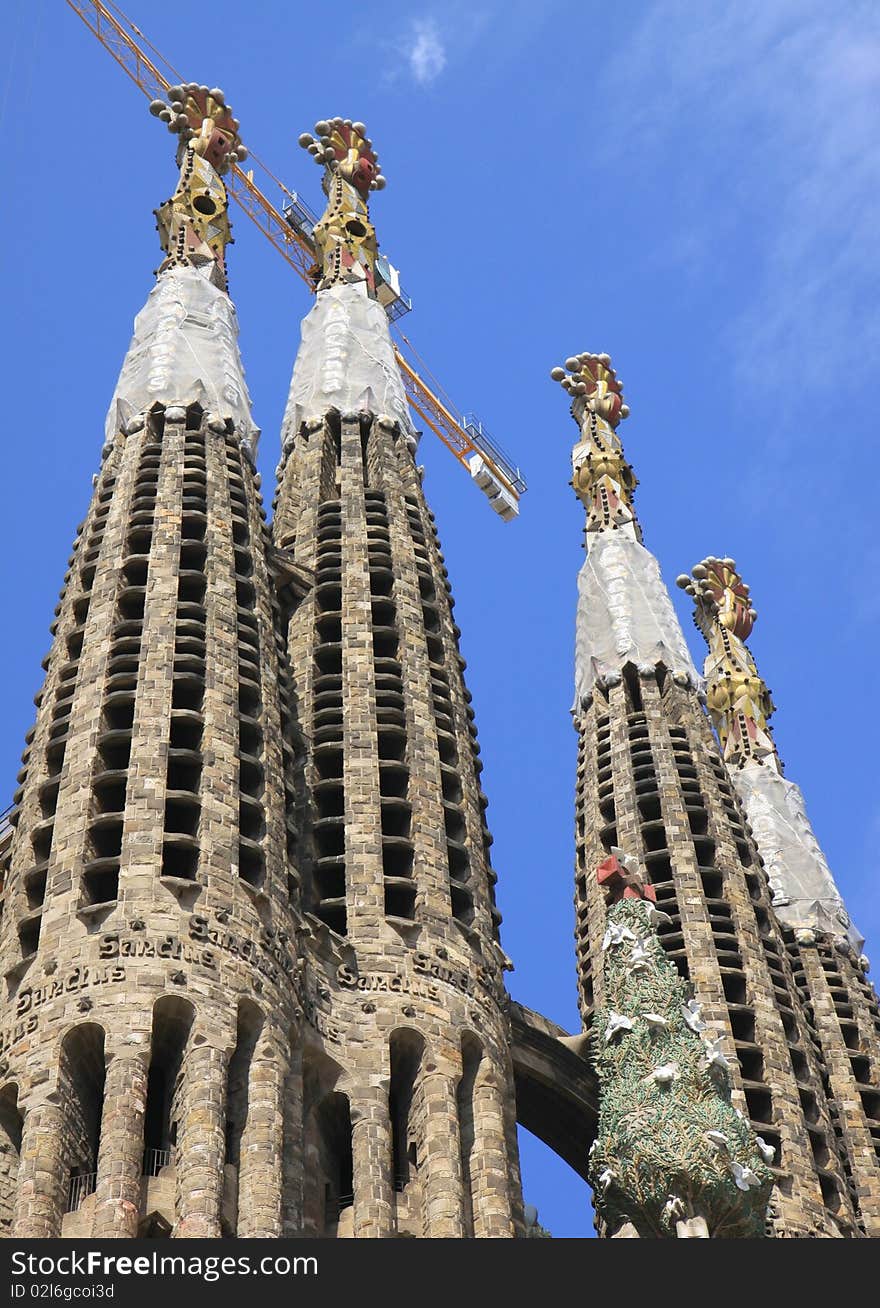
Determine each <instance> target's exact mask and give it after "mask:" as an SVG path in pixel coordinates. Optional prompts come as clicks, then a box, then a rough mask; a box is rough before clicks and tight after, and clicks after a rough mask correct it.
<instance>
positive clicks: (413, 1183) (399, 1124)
mask: <svg viewBox="0 0 880 1308" xmlns="http://www.w3.org/2000/svg"><path fill="white" fill-rule="evenodd" d="M390 1051H391V1090H390V1094H389V1099H388V1109H389V1114H390V1117H391V1152H392V1178H393V1185H394V1191H395V1195H396V1199H397V1204H396V1207H397V1234H398V1235H411V1236H419V1237H420V1236H421V1235H422V1234H423V1230H422V1227H423V1204H422V1182H421V1177H420V1175H419V1168H420V1166H421V1164H422V1162H423V1161H424V1138H423V1137H424V1122H423V1116H424V1105H423V1103H422V1094H421V1087H420V1084H419V1072H420V1070H421V1066H422V1059H423V1057H424V1053H425V1042H424V1040H423V1038H422V1037H421V1036H420V1035H419V1034H418V1032H417V1031H409V1030H406V1029H404V1030H400V1031H394V1032H392V1035H391V1042H390Z"/></svg>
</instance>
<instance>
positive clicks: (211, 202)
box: [150, 82, 247, 290]
mask: <svg viewBox="0 0 880 1308" xmlns="http://www.w3.org/2000/svg"><path fill="white" fill-rule="evenodd" d="M150 113H152V114H153V115H154V116H155V117H156V118H159V119H160V120H161V121H162V122H164V123H167V125H168V130H169V132H173V133H175V134H176V135H177V136H178V137H179V138H180V140H179V144H178V147H177V163H178V165H179V166H180V180H179V181H178V183H177V190H176V191H175V192H174V194H173V195H172V197H171V199H170V200H166V201H165V203H164V204H163V205H160V207H159V208H158V209H157V210H156V218H157V220H158V225H159V239H160V241H161V242H162V249H163V250H164V251H165V252H166V255H167V256H168V257H167V258H166V259H165V261H164V262H163V263H162V265H161V267H160V269H159V271H160V272H164V271H165V269H166V268H173V267H186V266H190V267H196V268H198V267H206V266H209V265H211V264H213V265H214V266H213V268H209V274H210V279H211V281H213V282H214V284H215V285H216V286H219V287H220V288H221V290H225V289H226V246H227V245H228V244H229V242H230V241H231V239H232V237H231V227H230V223H229V199H228V196H227V194H226V187H225V186H224V185H223V182H222V181H221V176H222V174H223V173H225V172H228V170H229V168H230V166H231V165H232V164H233V163H235V162H237V161H239V160H244V159H246V158H247V150H246V149H245V147H244V146H243V145H242V143H241V138H240V137H239V134H238V129H239V126H240V124H239V122H238V119H237V118H234V117H233V115H232V107H231V106H230V105H228V104H227V103H226V97H225V96H224V94H223V92H222V91H221V90H220V89H219V87H214V88H213V89H209V88H208V87H207V86H199V85H198V84H197V83H196V82H187V83H186V85H182V86H172V87H170V88H169V90H168V99H167V101H166V100H153V101H152V103H151V104H150Z"/></svg>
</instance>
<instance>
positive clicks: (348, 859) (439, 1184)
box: [273, 119, 522, 1238]
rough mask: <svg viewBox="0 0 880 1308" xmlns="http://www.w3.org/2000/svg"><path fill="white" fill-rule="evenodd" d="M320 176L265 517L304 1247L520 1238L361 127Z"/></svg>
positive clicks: (445, 679)
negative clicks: (284, 784)
mask: <svg viewBox="0 0 880 1308" xmlns="http://www.w3.org/2000/svg"><path fill="white" fill-rule="evenodd" d="M316 132H317V135H318V138H319V139H318V140H317V141H315V140H313V139H312V137H311V136H304V137H303V138H301V143H302V144H304V145H305V146H307V147H308V148H309V150H310V153H312V154H313V155H314V156H315V158H316V160H317V161H318V162H319V163H322V164H323V165H324V190H325V193H326V194H327V199H328V207H327V210H326V212H325V214H324V216H323V217H322V219H321V221H320V222H319V224H318V225H317V227H316V229H315V243H316V248H317V252H318V256H319V259H320V265H319V267H318V269H317V270H316V283H317V301H316V303H315V306H314V307H313V309H312V310H311V312H310V313H309V314H308V316H307V317H306V318H305V320H304V322H303V327H302V343H301V345H300V349H299V353H298V355H297V360H296V364H295V367H294V372H293V380H292V383H291V390H290V399H289V403H288V408H287V413H286V416H285V421H284V427H283V446H282V456H281V464H280V467H279V473H278V491H277V497H276V503H275V516H274V526H273V537H274V545H275V547H276V550H277V557H278V561H279V562H278V566H279V567H280V568H287V569H288V572H289V575H290V576H291V577H297V578H298V579H299V589H298V590H297V591H296V593H295V594H293V593H291V598H290V604H289V608H288V610H287V612H286V614H285V617H286V620H287V639H288V653H289V660H290V663H291V665H292V667H293V668H294V669H295V694H296V700H297V707H298V717H299V721H300V723H301V726H302V731H303V736H304V738H305V743H306V775H305V779H304V780H305V784H304V787H303V788H302V789H301V791H300V792H299V794H298V797H297V810H296V811H297V815H298V816H297V821H298V822H299V821H301V822H302V823H303V824H304V826H305V827H306V828H307V831H306V834H305V836H304V847H303V861H302V871H303V906H304V909H305V921H306V930H305V935H304V939H303V942H302V945H301V954H302V957H303V973H302V977H303V986H304V992H305V1006H306V1012H307V1017H308V1019H309V1020H308V1023H307V1024H306V1026H305V1027H304V1029H305V1031H306V1036H305V1041H304V1049H303V1078H302V1085H303V1104H302V1117H301V1120H302V1129H303V1136H304V1157H305V1159H306V1180H305V1188H304V1193H303V1196H302V1204H303V1217H304V1223H305V1225H304V1229H305V1231H306V1233H308V1234H316V1235H335V1234H340V1235H343V1234H346V1235H354V1236H356V1237H392V1236H397V1235H411V1236H412V1235H414V1236H428V1237H452V1238H458V1237H468V1236H476V1237H505V1236H512V1235H514V1234H515V1233H517V1231H519V1230H521V1229H522V1204H521V1198H520V1181H519V1172H518V1162H517V1148H516V1137H515V1123H514V1114H515V1108H514V1094H513V1084H512V1067H511V1058H510V1052H509V1030H508V1018H507V999H506V995H505V991H504V986H503V969H504V967H505V966H506V965H507V962H506V959H505V957H504V955H503V953H502V952H501V949H500V946H499V943H498V920H499V915H498V913H497V911H496V908H495V903H494V893H493V883H494V881H495V875H494V873H493V872H492V869H491V866H490V861H489V845H490V842H491V837H490V836H489V833H488V830H487V828H486V822H485V816H484V810H485V806H486V799H485V796H484V795H483V793H482V790H481V788H480V770H481V765H480V761H479V758H478V753H479V750H478V747H477V744H476V732H475V729H474V726H473V716H474V715H473V712H472V710H471V708H470V695H469V694H468V692H467V690H466V688H465V685H464V680H463V675H462V673H463V668H464V661H463V660H462V658H461V656H460V654H459V647H458V635H459V632H458V628H457V627H456V625H455V622H454V620H453V617H452V600H451V598H450V587H449V583H448V580H447V574H446V569H445V568H444V566H443V556H442V554H441V553H440V548H439V544H438V540H437V535H436V532H435V530H434V520H433V515H432V514H431V513H430V511H429V509H428V507H427V505H426V502H425V498H424V495H423V493H422V487H421V480H420V475H419V472H418V470H417V468H416V466H415V463H414V458H413V455H414V452H415V448H416V438H415V433H414V431H413V427H412V422H411V419H410V416H409V412H408V409H407V406H406V401H405V396H404V390H403V385H402V382H401V379H400V375H399V373H398V370H397V365H396V363H395V359H394V354H393V349H392V344H391V340H390V336H389V329H388V321H387V318H386V315H385V313H384V311H383V309H382V307H381V305H380V303H378V301H377V299H376V298H375V266H374V265H375V256H376V249H377V247H376V239H375V233H374V230H373V227H372V224H371V222H370V217H369V212H368V209H367V199H368V197H369V193H370V191H371V190H375V189H379V188H380V187H381V186H382V185H383V184H384V179H382V178H381V175H380V174H378V173H377V171H376V157H375V154H374V152H373V150H372V147H371V143H370V142H369V140H368V139H367V138H366V132H365V129H364V127H363V125H362V124H360V123H351V122H348V121H343V120H342V119H334V120H332V121H329V122H321V123H319V124H318V125H317V127H316Z"/></svg>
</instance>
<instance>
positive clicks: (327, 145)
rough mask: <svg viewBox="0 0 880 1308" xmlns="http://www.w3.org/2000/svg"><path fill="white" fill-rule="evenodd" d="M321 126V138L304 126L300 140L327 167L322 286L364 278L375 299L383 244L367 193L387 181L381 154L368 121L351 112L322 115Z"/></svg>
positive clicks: (320, 233) (320, 237) (319, 247)
mask: <svg viewBox="0 0 880 1308" xmlns="http://www.w3.org/2000/svg"><path fill="white" fill-rule="evenodd" d="M315 131H316V132H317V134H318V138H319V139H318V140H317V141H316V140H315V138H314V137H313V136H312V135H311V133H309V132H303V134H302V136H300V138H299V143H300V145H301V146H302V147H303V149H305V150H308V152H309V154H310V155H312V157H313V158H314V160H315V162H316V163H319V164H322V165H323V167H324V177H323V179H322V186H323V189H324V194H325V195H326V196H327V208H326V210H325V211H324V214H323V217H322V218H321V221H320V222H319V223H318V224H317V225H316V227H315V231H314V240H315V248H316V251H317V254H318V259H319V261H320V263H319V267H318V269H317V273H316V275H317V278H318V285H317V289H318V290H319V291H325V290H327V289H328V287H330V286H336V285H339V284H340V283H351V282H362V283H364V284H365V285H366V288H367V294H368V295H369V296H370V298H371V299H375V297H376V256H377V254H378V248H379V247H378V242H377V241H376V231H375V228H374V227H373V225H372V223H371V222H370V211H369V208H368V207H367V199H368V197H369V194H370V191H380V190H382V188H383V187H384V185H385V178H384V177H383V176H382V174H381V173H380V172H379V159H378V156H377V155H376V153H375V151H374V150H373V143H372V141H371V140H370V139H369V137H368V136H367V129H366V127H365V126H364V124H363V123H353V122H352V121H351V119H350V118H345V119H343V118H331V119H329V120H325V119H322V120H321V121H320V122H317V123H315Z"/></svg>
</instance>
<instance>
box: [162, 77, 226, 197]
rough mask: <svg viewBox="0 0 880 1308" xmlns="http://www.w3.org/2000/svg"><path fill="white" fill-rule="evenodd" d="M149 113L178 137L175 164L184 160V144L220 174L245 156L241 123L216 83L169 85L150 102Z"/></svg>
mask: <svg viewBox="0 0 880 1308" xmlns="http://www.w3.org/2000/svg"><path fill="white" fill-rule="evenodd" d="M150 113H151V114H152V115H153V117H154V118H158V119H159V120H160V122H163V123H166V124H167V127H168V130H169V132H172V133H174V134H175V135H177V136H179V137H180V143H179V145H178V148H177V162H178V164H180V163H182V162H183V153H184V150H185V149H186V147H187V146H189V147H190V148H191V149H192V150H193V152H194V153H195V154H197V155H199V157H200V158H202V159H204V160H205V161H206V162H207V163H209V164H210V165H211V167H212V168H213V169H214V171H215V172H216V173H219V174H220V175H221V176H222V175H223V173H226V172H228V171H229V169H230V168H231V167H232V165H233V164H236V163H241V162H243V161H244V160H245V159H246V158H247V153H248V152H247V149H246V148H245V146H244V145H242V142H241V137H240V136H239V128H240V127H241V124H240V123H239V121H238V119H237V118H235V117H234V116H233V113H232V105H230V104H227V102H226V96H225V95H224V93H223V91H221V90H220V88H219V87H218V86H215V87H213V88H209V87H207V86H199V85H198V83H197V82H187V83H186V84H185V85H180V86H170V87H169V88H168V92H167V99H165V100H161V99H160V100H152V101H151V102H150Z"/></svg>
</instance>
